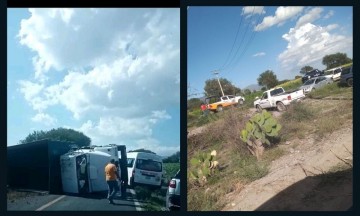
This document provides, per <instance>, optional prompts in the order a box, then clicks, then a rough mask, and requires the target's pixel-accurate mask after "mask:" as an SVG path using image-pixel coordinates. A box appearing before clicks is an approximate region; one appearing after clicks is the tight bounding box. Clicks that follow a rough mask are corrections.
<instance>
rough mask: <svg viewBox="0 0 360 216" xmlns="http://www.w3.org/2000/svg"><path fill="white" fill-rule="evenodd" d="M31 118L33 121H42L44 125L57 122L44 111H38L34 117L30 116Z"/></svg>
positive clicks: (51, 124)
mask: <svg viewBox="0 0 360 216" xmlns="http://www.w3.org/2000/svg"><path fill="white" fill-rule="evenodd" d="M31 120H32V121H34V122H39V123H42V124H44V125H46V126H53V125H55V124H56V122H57V119H56V118H53V117H51V116H50V115H49V114H46V113H38V114H36V115H35V116H34V117H32V118H31Z"/></svg>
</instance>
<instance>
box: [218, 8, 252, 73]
mask: <svg viewBox="0 0 360 216" xmlns="http://www.w3.org/2000/svg"><path fill="white" fill-rule="evenodd" d="M254 11H255V6H254V9H253V11H252V12H251V15H250V16H253V15H254ZM250 23H251V22H249V23H248V25H247V27H246V30H245V34H244V36H243V37H242V39H241V42H240V45H239V47H238V49H237V50H236V53H235V55H233V57H232V58H231V60H230V62H229V64H228V65H227V66H225V67H224V68H223V69H225V68H227V67H228V66H229V65H231V63H232V62H233V61H234V59H235V57H236V56H237V54H238V52H239V50H240V47H242V43H243V41H244V39H245V36H246V34H247V32H248V30H249V26H250Z"/></svg>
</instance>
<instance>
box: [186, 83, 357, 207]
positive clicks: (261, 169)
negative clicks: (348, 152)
mask: <svg viewBox="0 0 360 216" xmlns="http://www.w3.org/2000/svg"><path fill="white" fill-rule="evenodd" d="M300 82H301V80H300ZM283 85H284V84H283ZM283 85H282V87H284V86H283ZM296 85H299V79H298V80H297V81H296V82H293V83H292V84H288V85H287V87H286V88H293V87H294V86H296ZM284 88H285V87H284ZM347 95H351V98H352V88H344V87H339V86H337V85H336V83H334V84H331V85H328V86H326V87H325V88H324V89H323V90H321V91H320V90H317V91H315V92H314V93H312V96H311V95H309V98H312V97H313V96H316V97H328V96H336V97H345V96H347ZM249 106H250V105H249ZM251 107H252V106H251ZM246 112H247V109H246V106H245V108H244V109H229V110H226V111H225V112H223V113H221V114H220V113H218V114H216V116H217V119H216V121H212V122H211V127H206V129H205V130H204V131H203V133H200V134H197V135H194V136H191V137H189V138H188V164H191V163H190V160H191V159H192V158H193V157H195V156H196V155H198V154H199V153H200V152H209V153H210V152H211V151H212V150H216V151H217V156H216V157H217V158H216V160H217V161H218V162H219V171H218V172H216V173H215V174H214V175H212V176H211V177H210V178H209V179H208V181H207V182H206V184H205V185H199V184H198V183H197V182H196V181H194V180H191V179H188V195H187V200H188V201H187V202H188V210H190V211H211V210H213V211H217V210H221V209H222V208H223V207H224V206H225V204H226V203H224V202H225V201H224V196H225V195H226V194H229V193H237V192H239V191H241V190H242V188H243V187H244V186H245V185H246V184H248V183H249V182H252V181H254V180H256V179H259V178H262V177H264V176H265V175H267V174H268V172H269V167H270V165H271V162H272V161H274V160H276V159H278V158H280V157H281V156H283V155H284V154H286V152H285V151H284V150H283V148H281V146H282V145H281V144H284V143H285V142H287V141H291V142H293V141H294V140H301V139H305V138H306V137H308V136H309V135H313V136H315V138H316V139H319V140H320V139H322V138H324V137H326V136H327V135H328V134H330V133H332V132H334V131H336V130H338V129H340V128H341V127H343V125H344V124H345V123H346V122H348V121H351V120H352V118H353V101H352V100H344V101H332V100H305V101H303V102H301V103H296V104H293V105H291V106H290V107H289V109H288V110H287V111H286V112H284V113H283V114H282V116H281V117H280V118H279V119H278V120H279V122H280V124H281V125H282V130H281V131H280V134H279V137H278V139H275V140H274V142H273V143H272V145H271V147H267V148H266V150H265V152H264V155H263V157H262V158H261V159H260V160H256V158H255V157H254V156H252V155H251V154H250V153H249V151H248V150H247V148H246V145H245V144H244V142H242V140H241V139H240V131H241V129H243V128H244V127H245V123H246V121H247V120H248V118H249V117H246V116H245V115H244V114H245V113H246ZM219 114H220V115H219ZM190 166H191V165H190ZM190 169H191V167H188V170H187V171H188V172H189V170H190ZM188 176H189V174H188Z"/></svg>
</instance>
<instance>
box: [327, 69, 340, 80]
mask: <svg viewBox="0 0 360 216" xmlns="http://www.w3.org/2000/svg"><path fill="white" fill-rule="evenodd" d="M341 71H342V68H341V67H336V68H332V69H329V70H326V71H325V77H329V78H331V79H332V80H333V81H338V80H340V75H341Z"/></svg>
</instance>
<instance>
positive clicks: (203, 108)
mask: <svg viewBox="0 0 360 216" xmlns="http://www.w3.org/2000/svg"><path fill="white" fill-rule="evenodd" d="M200 108H201V111H202V112H203V115H204V116H206V115H207V112H206V110H207V107H206V105H205V104H204V103H202V104H201V106H200Z"/></svg>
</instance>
